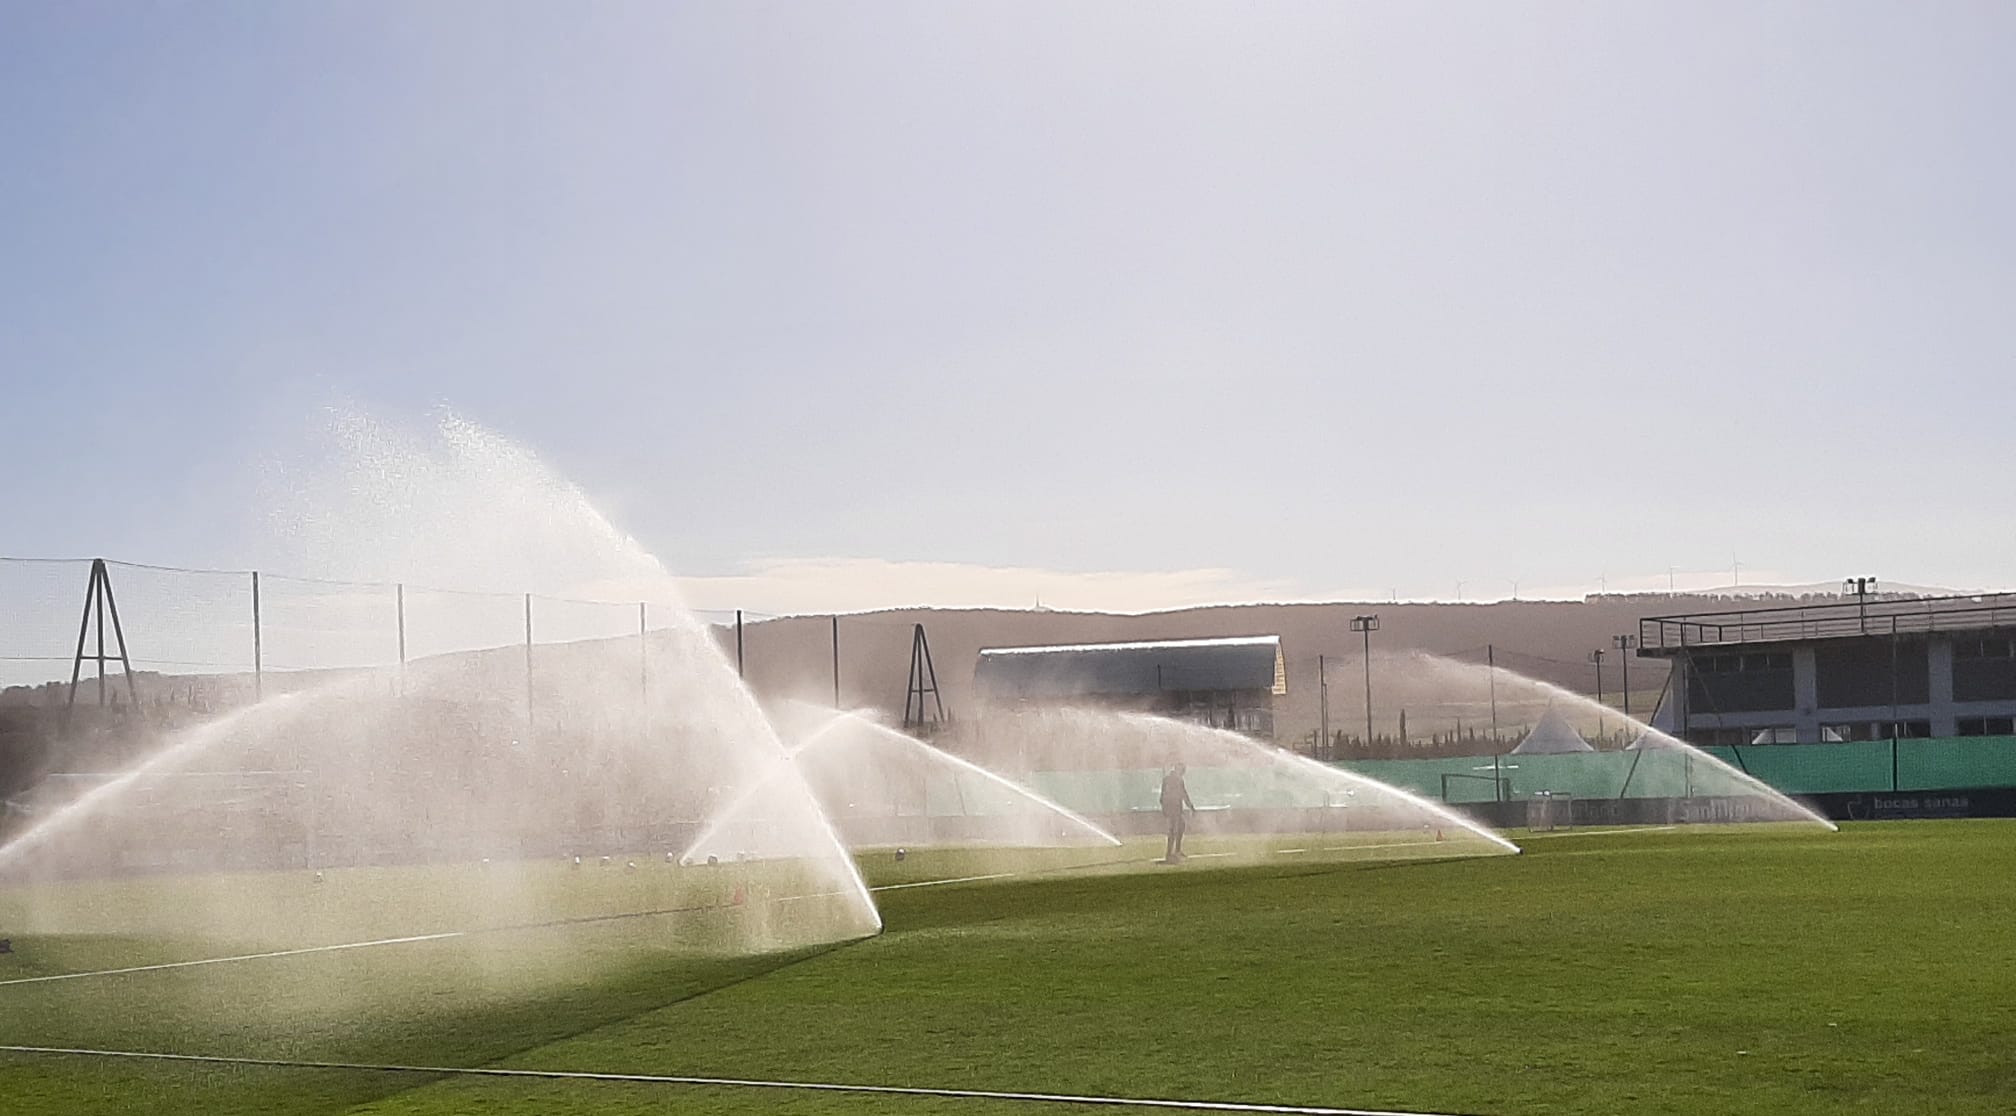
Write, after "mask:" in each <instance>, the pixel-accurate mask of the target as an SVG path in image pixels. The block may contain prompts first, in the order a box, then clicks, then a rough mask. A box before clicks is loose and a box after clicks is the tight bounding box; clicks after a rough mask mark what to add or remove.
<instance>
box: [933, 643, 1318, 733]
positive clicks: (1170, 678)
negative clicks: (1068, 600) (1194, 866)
mask: <svg viewBox="0 0 2016 1116" xmlns="http://www.w3.org/2000/svg"><path fill="white" fill-rule="evenodd" d="M1287 678H1288V672H1287V668H1286V664H1285V663H1284V661H1283V659H1282V657H1281V637H1280V636H1278V635H1266V636H1233V637H1229V638H1222V639H1172V640H1156V641H1150V642H1137V643H1079V644H1070V645H1066V646H1057V647H989V648H983V649H982V650H981V652H980V659H979V663H978V664H977V665H976V666H975V668H974V671H973V684H974V687H975V689H976V690H977V691H978V693H979V696H980V698H981V700H982V701H983V702H986V703H987V704H989V705H992V706H995V707H1007V708H1013V707H1016V706H1031V705H1035V706H1042V705H1094V706H1099V707H1102V708H1110V709H1127V710H1138V711H1142V712H1150V713H1159V714H1162V715H1164V716H1168V717H1174V718H1178V719H1181V720H1187V721H1193V722H1196V723H1198V724H1203V725H1209V726H1211V727H1212V728H1222V729H1231V730H1233V731H1235V732H1242V733H1245V734H1247V735H1249V736H1255V737H1259V738H1262V739H1265V740H1272V739H1273V738H1274V699H1275V698H1277V697H1280V696H1281V695H1284V694H1286V693H1287V692H1288V681H1287Z"/></svg>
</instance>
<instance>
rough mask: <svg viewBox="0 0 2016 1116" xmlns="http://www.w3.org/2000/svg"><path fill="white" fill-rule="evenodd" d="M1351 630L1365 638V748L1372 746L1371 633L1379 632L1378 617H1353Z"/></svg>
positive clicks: (1375, 614)
mask: <svg viewBox="0 0 2016 1116" xmlns="http://www.w3.org/2000/svg"><path fill="white" fill-rule="evenodd" d="M1351 630H1352V631H1354V632H1359V633H1362V634H1363V635H1364V636H1365V746H1366V747H1367V748H1370V747H1371V746H1372V633H1373V632H1376V631H1378V630H1379V615H1378V614H1377V613H1372V614H1370V615H1366V616H1353V617H1352V618H1351Z"/></svg>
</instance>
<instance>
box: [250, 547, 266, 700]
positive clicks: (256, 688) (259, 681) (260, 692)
mask: <svg viewBox="0 0 2016 1116" xmlns="http://www.w3.org/2000/svg"><path fill="white" fill-rule="evenodd" d="M263 640H264V636H263V633H262V632H261V631H260V623H259V571H258V570H253V571H252V700H253V701H259V700H261V699H263V698H265V696H266V669H265V662H264V660H265V657H266V651H265V647H264V644H263Z"/></svg>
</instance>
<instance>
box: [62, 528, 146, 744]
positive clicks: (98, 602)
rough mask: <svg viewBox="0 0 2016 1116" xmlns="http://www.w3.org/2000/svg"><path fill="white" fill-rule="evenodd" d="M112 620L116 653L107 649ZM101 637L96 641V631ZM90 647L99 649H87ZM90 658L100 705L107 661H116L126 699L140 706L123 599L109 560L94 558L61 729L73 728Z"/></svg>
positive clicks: (98, 636) (72, 659) (102, 697)
mask: <svg viewBox="0 0 2016 1116" xmlns="http://www.w3.org/2000/svg"><path fill="white" fill-rule="evenodd" d="M108 616H109V617H111V620H112V638H113V641H114V642H115V643H116V644H117V645H118V651H117V652H116V653H107V652H106V650H105V620H106V617H108ZM94 630H95V631H96V633H97V640H96V642H95V643H93V642H92V639H91V636H92V633H93V631H94ZM87 646H91V647H94V648H95V650H92V651H90V652H88V653H87V652H86V651H85V648H86V647H87ZM86 661H90V662H95V663H97V664H98V704H99V705H101V706H102V705H104V704H105V700H106V694H105V664H106V663H113V662H116V663H118V664H119V666H120V669H121V670H122V671H124V672H125V675H126V700H127V701H129V702H131V703H132V706H133V709H134V710H135V711H136V712H138V711H139V709H140V692H139V689H138V688H137V687H135V686H134V684H133V660H132V659H130V658H129V657H127V654H126V629H125V628H123V627H121V626H120V623H119V602H118V601H117V600H116V599H114V598H113V596H112V575H111V574H109V573H107V572H106V570H105V559H103V558H93V559H91V580H90V582H89V583H88V584H87V585H86V586H85V588H84V618H83V619H82V620H80V621H79V622H78V624H77V653H76V654H75V655H74V656H72V657H71V659H70V695H69V698H68V700H66V701H65V702H64V704H63V724H62V727H61V729H60V730H59V732H61V733H67V732H68V731H69V728H70V711H71V710H72V709H74V708H76V706H77V682H78V679H79V678H81V677H82V676H83V673H84V664H85V662H86Z"/></svg>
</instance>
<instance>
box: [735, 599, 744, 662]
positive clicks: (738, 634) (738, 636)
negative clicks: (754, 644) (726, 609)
mask: <svg viewBox="0 0 2016 1116" xmlns="http://www.w3.org/2000/svg"><path fill="white" fill-rule="evenodd" d="M742 676H743V675H742V610H741V609H739V608H738V609H736V610H735V677H737V678H741V677H742Z"/></svg>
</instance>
